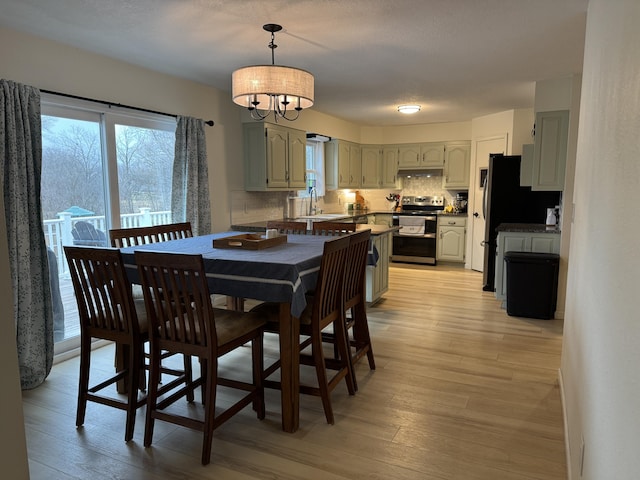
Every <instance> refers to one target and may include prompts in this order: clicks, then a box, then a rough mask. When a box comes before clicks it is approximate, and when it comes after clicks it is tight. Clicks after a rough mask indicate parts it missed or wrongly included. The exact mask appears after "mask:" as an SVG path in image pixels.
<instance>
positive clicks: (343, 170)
mask: <svg viewBox="0 0 640 480" xmlns="http://www.w3.org/2000/svg"><path fill="white" fill-rule="evenodd" d="M350 157H351V146H350V145H349V144H348V143H346V142H340V143H338V188H350V187H351V185H350V183H349V182H350V181H351V166H350V165H349V158H350Z"/></svg>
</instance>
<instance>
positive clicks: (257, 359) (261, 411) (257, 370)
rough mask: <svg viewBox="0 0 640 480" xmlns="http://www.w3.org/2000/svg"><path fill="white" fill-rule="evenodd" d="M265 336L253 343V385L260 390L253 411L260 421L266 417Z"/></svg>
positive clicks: (254, 340)
mask: <svg viewBox="0 0 640 480" xmlns="http://www.w3.org/2000/svg"><path fill="white" fill-rule="evenodd" d="M263 340H264V339H263V335H262V334H261V335H260V338H254V339H253V340H252V341H251V356H252V360H253V362H252V363H253V367H252V368H253V384H254V385H255V386H256V389H257V390H258V396H257V397H256V398H254V400H253V409H254V410H255V411H256V413H257V414H258V419H259V420H263V419H264V416H265V410H266V408H265V404H264V382H263V372H264V357H263V355H264V352H263Z"/></svg>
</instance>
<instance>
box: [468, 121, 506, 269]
mask: <svg viewBox="0 0 640 480" xmlns="http://www.w3.org/2000/svg"><path fill="white" fill-rule="evenodd" d="M475 147H476V148H475V152H476V155H475V158H474V165H475V168H474V169H473V172H472V173H473V174H472V177H473V178H472V179H471V182H472V184H471V186H470V189H469V190H470V191H469V193H470V197H471V199H470V201H471V202H472V204H471V205H470V206H469V207H470V208H469V209H468V211H469V212H470V216H469V221H470V223H471V245H472V246H471V269H472V270H477V271H479V272H481V271H482V270H483V269H484V247H483V246H482V245H483V243H482V242H483V241H484V229H485V222H484V216H483V214H482V200H483V197H482V190H483V189H482V186H483V181H484V178H485V176H486V173H487V171H488V169H489V155H490V154H492V153H503V154H504V153H506V152H507V134H506V133H505V134H504V135H496V136H493V137H484V138H478V139H477V140H475Z"/></svg>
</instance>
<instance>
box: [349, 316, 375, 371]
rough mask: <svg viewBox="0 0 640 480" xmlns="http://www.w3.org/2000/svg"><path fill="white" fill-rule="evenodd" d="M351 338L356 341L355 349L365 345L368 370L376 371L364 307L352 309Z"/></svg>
mask: <svg viewBox="0 0 640 480" xmlns="http://www.w3.org/2000/svg"><path fill="white" fill-rule="evenodd" d="M353 313H354V315H355V317H354V319H355V321H354V324H353V337H354V339H355V341H356V345H357V348H358V349H359V348H361V346H363V345H365V346H366V350H367V360H368V361H369V368H370V369H371V370H375V369H376V361H375V359H374V357H373V347H372V346H371V336H370V335H369V322H368V321H367V312H366V310H365V307H364V305H357V306H356V307H355V309H354V312H353Z"/></svg>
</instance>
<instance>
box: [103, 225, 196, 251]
mask: <svg viewBox="0 0 640 480" xmlns="http://www.w3.org/2000/svg"><path fill="white" fill-rule="evenodd" d="M109 237H110V238H111V246H112V247H117V248H124V247H133V246H136V245H146V244H148V243H157V242H166V241H169V240H179V239H181V238H190V237H193V232H192V230H191V222H182V223H169V224H165V225H153V226H149V227H135V228H114V229H112V230H109Z"/></svg>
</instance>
